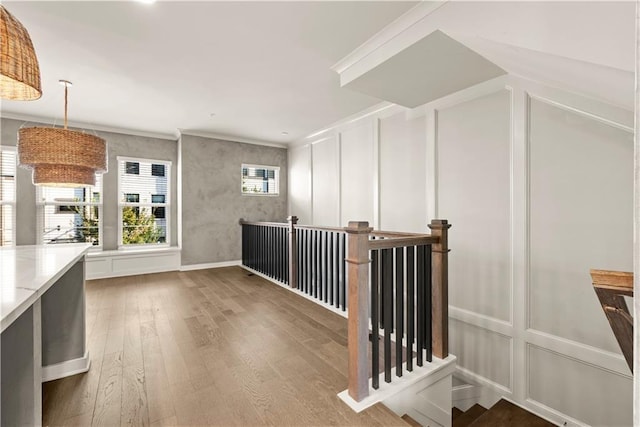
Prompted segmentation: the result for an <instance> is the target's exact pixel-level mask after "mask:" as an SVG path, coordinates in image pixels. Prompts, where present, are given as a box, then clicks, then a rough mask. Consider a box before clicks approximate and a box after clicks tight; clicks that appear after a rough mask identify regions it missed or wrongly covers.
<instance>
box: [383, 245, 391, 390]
mask: <svg viewBox="0 0 640 427" xmlns="http://www.w3.org/2000/svg"><path fill="white" fill-rule="evenodd" d="M392 307H393V249H383V250H382V313H383V315H384V381H385V382H387V383H389V382H391V330H392V328H393V327H392V326H391V319H392V317H393V314H391V313H392V312H391V309H392Z"/></svg>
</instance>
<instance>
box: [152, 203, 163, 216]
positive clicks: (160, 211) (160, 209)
mask: <svg viewBox="0 0 640 427" xmlns="http://www.w3.org/2000/svg"><path fill="white" fill-rule="evenodd" d="M152 213H153V216H154V217H155V219H165V218H166V216H165V207H164V206H158V207H155V208H153V209H152Z"/></svg>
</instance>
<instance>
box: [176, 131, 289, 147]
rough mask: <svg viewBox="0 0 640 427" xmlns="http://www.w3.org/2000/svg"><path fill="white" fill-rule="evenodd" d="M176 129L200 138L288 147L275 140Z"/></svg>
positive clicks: (182, 133) (181, 133)
mask: <svg viewBox="0 0 640 427" xmlns="http://www.w3.org/2000/svg"><path fill="white" fill-rule="evenodd" d="M178 130H179V131H180V135H187V136H198V137H200V138H210V139H220V140H223V141H230V142H240V143H243V144H252V145H262V146H265V147H274V148H284V149H288V148H289V146H288V145H286V144H277V143H275V142H267V141H260V140H258V139H251V138H244V137H241V136H235V135H226V134H222V133H215V132H203V131H195V130H188V129H178Z"/></svg>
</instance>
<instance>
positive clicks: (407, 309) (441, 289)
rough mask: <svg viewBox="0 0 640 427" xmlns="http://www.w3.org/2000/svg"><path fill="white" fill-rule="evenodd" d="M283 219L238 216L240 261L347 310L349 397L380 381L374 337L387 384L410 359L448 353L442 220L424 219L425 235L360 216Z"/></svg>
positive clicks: (445, 234)
mask: <svg viewBox="0 0 640 427" xmlns="http://www.w3.org/2000/svg"><path fill="white" fill-rule="evenodd" d="M287 220H288V222H287V223H278V222H251V221H244V220H242V219H241V220H240V224H241V226H242V265H243V266H244V267H246V268H248V269H250V270H252V271H255V272H258V273H260V274H262V275H264V276H266V277H268V278H270V279H272V280H274V281H276V282H279V283H281V284H283V285H286V286H289V287H291V288H295V289H297V290H298V291H299V292H302V293H304V294H306V295H307V296H308V297H310V298H312V299H315V300H317V301H319V302H321V303H324V304H327V305H330V306H332V307H333V308H335V309H338V310H341V311H343V312H345V311H346V315H347V317H348V332H347V333H348V352H349V372H348V393H349V395H350V396H351V398H353V399H354V400H356V401H361V400H363V399H364V398H365V397H367V396H368V395H369V379H370V378H371V387H372V388H373V389H378V388H379V386H380V379H379V378H380V369H379V368H380V364H379V361H380V359H381V357H380V356H381V352H380V343H379V340H378V336H381V338H382V340H383V346H382V350H383V351H382V360H383V368H384V369H383V370H384V381H385V382H387V383H389V382H391V381H392V379H393V377H394V376H395V377H401V376H402V375H403V369H406V370H407V371H409V372H411V371H413V370H414V364H415V365H417V366H423V364H424V362H431V361H432V358H433V356H435V357H438V358H441V359H444V358H446V357H447V356H448V355H449V350H448V342H449V339H448V317H449V314H448V252H449V248H448V229H449V228H450V227H451V225H450V224H448V222H447V221H446V220H433V221H431V224H429V228H430V229H431V234H416V233H403V232H389V231H374V230H373V229H372V228H371V227H369V224H368V223H367V222H349V226H348V227H346V228H338V227H316V226H307V225H298V224H297V221H298V218H297V217H295V216H291V217H289V218H288V219H287ZM370 336H371V337H372V339H371V358H370V357H369V354H370V353H369V337H370ZM403 362H404V363H403ZM394 363H395V375H394V374H392V365H393V364H394ZM403 366H404V368H403Z"/></svg>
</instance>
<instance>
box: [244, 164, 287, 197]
mask: <svg viewBox="0 0 640 427" xmlns="http://www.w3.org/2000/svg"><path fill="white" fill-rule="evenodd" d="M279 181H280V168H279V167H277V166H258V165H242V194H256V195H277V194H280V182H279Z"/></svg>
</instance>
